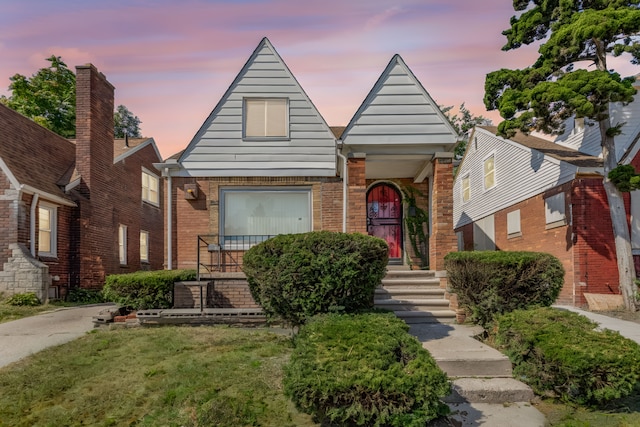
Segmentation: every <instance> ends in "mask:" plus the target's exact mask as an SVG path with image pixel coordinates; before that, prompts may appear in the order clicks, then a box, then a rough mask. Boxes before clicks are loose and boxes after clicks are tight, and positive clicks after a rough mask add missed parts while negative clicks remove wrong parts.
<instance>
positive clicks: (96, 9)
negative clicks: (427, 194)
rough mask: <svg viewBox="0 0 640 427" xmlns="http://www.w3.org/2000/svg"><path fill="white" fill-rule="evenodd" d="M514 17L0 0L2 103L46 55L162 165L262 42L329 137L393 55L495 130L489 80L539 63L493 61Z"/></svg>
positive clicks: (411, 9) (439, 94) (300, 5)
mask: <svg viewBox="0 0 640 427" xmlns="http://www.w3.org/2000/svg"><path fill="white" fill-rule="evenodd" d="M513 14H514V11H513V9H512V2H511V1H510V0H500V1H498V0H483V1H471V0H350V1H349V0H322V1H310V0H273V1H270V0H227V1H220V0H180V1H171V0H126V1H124V0H109V1H107V0H102V1H101V0H64V1H52V0H0V58H1V60H0V94H4V95H7V96H8V95H10V93H9V92H8V90H7V88H8V86H9V84H10V80H9V78H10V77H11V76H12V75H14V74H16V73H20V74H24V75H27V76H31V75H32V74H33V73H35V72H36V71H37V70H38V69H39V68H42V67H45V66H47V65H48V64H49V63H48V62H47V61H45V58H47V57H49V56H50V55H52V54H53V55H57V56H61V57H62V59H63V60H64V62H65V63H66V64H67V65H68V66H69V67H70V68H71V69H74V70H75V66H76V65H80V64H86V63H89V62H90V63H93V64H94V65H95V66H96V67H97V68H98V69H99V70H100V71H101V72H103V73H104V74H105V75H106V76H107V78H108V79H109V81H110V82H111V83H112V84H113V85H114V86H115V87H116V105H118V104H124V105H126V106H127V107H128V108H129V109H130V110H131V111H132V112H133V113H134V114H135V115H137V116H138V117H139V118H140V119H141V120H142V125H141V129H142V133H143V135H144V136H150V137H153V138H154V139H155V140H156V142H157V144H158V148H159V149H160V152H161V154H162V156H163V157H168V156H169V155H171V154H173V153H175V152H177V151H179V150H181V149H183V148H185V147H186V146H187V144H188V143H189V142H190V141H191V138H192V137H193V136H194V134H195V133H196V131H197V130H198V128H199V127H200V125H201V124H202V123H203V121H204V120H205V118H206V117H207V116H208V115H209V113H210V112H211V110H212V109H213V108H214V107H215V105H216V104H217V102H218V101H219V99H220V97H221V96H222V95H223V94H224V92H225V91H226V89H227V88H228V87H229V85H230V84H231V82H232V81H233V79H234V78H235V76H236V74H237V73H238V72H239V71H240V69H241V68H242V66H243V65H244V63H245V62H246V60H247V59H248V57H249V55H250V54H251V53H252V52H253V50H254V49H255V47H256V46H257V45H258V43H259V42H260V40H261V39H262V38H263V37H268V38H269V40H270V41H271V42H272V44H273V45H274V47H275V48H276V50H277V51H278V53H279V54H280V56H282V58H283V59H284V61H285V62H286V63H287V65H288V66H289V68H290V69H291V71H292V72H293V74H294V75H295V76H296V78H297V79H298V81H299V82H300V84H301V85H302V87H303V88H304V90H305V91H306V92H307V94H308V95H309V97H310V98H311V100H312V101H313V102H314V104H315V105H316V107H317V108H318V110H319V111H320V113H321V114H322V115H323V117H324V118H325V120H326V121H327V123H328V124H329V125H332V126H339V125H346V124H347V123H348V122H349V120H350V119H351V117H352V115H353V114H354V113H355V111H356V110H357V109H358V107H359V105H360V103H361V102H362V101H363V99H364V98H365V96H366V95H367V93H368V92H369V90H370V89H371V87H372V86H373V84H374V83H375V81H376V80H377V78H378V76H379V75H380V74H381V73H382V71H383V69H384V68H385V66H386V65H387V63H388V62H389V60H390V59H391V57H392V56H393V55H394V54H396V53H399V54H400V55H401V56H402V57H403V59H404V60H405V62H406V63H407V65H408V66H409V68H411V70H412V71H413V72H414V74H415V75H416V77H417V78H418V79H419V80H420V81H421V82H422V84H423V85H424V87H425V88H426V90H427V91H428V92H429V93H430V94H431V96H432V97H433V98H434V99H435V100H436V102H437V103H438V104H440V105H445V106H446V105H454V106H456V107H457V106H459V105H460V104H461V103H463V102H465V103H466V105H467V107H468V108H469V109H470V110H471V111H472V112H473V113H474V114H476V115H484V116H487V117H490V118H491V119H492V120H494V123H497V122H498V121H499V116H498V115H497V114H496V113H495V112H489V113H487V112H486V111H485V109H484V106H483V103H482V97H483V94H484V78H485V75H486V74H487V73H488V72H491V71H494V70H497V69H499V68H522V67H525V66H527V65H530V64H531V63H532V62H533V60H534V58H535V57H536V48H535V47H524V48H521V49H519V50H516V51H511V52H502V51H501V50H500V48H501V46H502V45H504V42H505V39H504V36H502V34H501V32H502V31H503V30H504V29H506V28H507V27H508V25H509V18H510V17H511V16H512V15H513ZM637 68H638V67H635V69H633V68H631V67H630V66H626V70H627V71H628V73H627V74H631V73H633V72H635V73H637V72H638V70H637ZM627 74H624V72H623V75H627Z"/></svg>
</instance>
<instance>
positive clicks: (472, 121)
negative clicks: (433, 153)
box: [439, 102, 492, 159]
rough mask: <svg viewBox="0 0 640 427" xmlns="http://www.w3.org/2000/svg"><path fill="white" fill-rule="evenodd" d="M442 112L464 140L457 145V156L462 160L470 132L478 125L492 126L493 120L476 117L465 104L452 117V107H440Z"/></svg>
mask: <svg viewBox="0 0 640 427" xmlns="http://www.w3.org/2000/svg"><path fill="white" fill-rule="evenodd" d="M439 107H440V110H441V111H442V112H443V113H444V115H445V116H446V117H447V120H449V123H451V125H452V126H453V128H454V129H455V130H456V132H457V133H458V135H460V137H461V138H462V139H461V140H460V141H458V145H456V149H455V152H454V153H455V156H456V158H458V159H460V158H462V156H464V151H465V149H466V148H467V142H468V141H469V131H470V130H471V129H473V128H474V127H475V126H477V125H487V126H491V124H492V123H491V120H489V119H487V118H486V117H482V116H475V115H474V114H473V113H471V111H469V109H468V108H467V107H466V106H465V105H464V102H463V103H462V104H460V108H459V109H458V113H457V114H454V115H451V110H452V109H453V106H452V105H449V106H447V107H443V106H441V105H440V106H439Z"/></svg>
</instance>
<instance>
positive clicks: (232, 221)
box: [156, 38, 457, 273]
mask: <svg viewBox="0 0 640 427" xmlns="http://www.w3.org/2000/svg"><path fill="white" fill-rule="evenodd" d="M456 141H457V135H456V133H455V131H454V130H453V128H452V127H451V125H450V124H449V122H448V121H447V119H446V118H445V116H444V115H443V114H442V112H441V111H440V110H439V108H438V106H437V105H436V103H435V102H434V101H433V99H432V98H431V97H430V96H429V94H428V93H427V92H426V90H425V89H424V88H423V87H422V85H421V84H420V82H419V81H418V80H417V79H416V77H415V76H414V75H413V74H412V73H411V71H410V70H409V68H408V67H407V66H406V64H405V63H404V61H403V60H402V58H400V57H399V56H397V55H396V56H394V57H393V58H392V59H391V61H390V62H389V64H388V65H387V67H386V69H385V70H384V71H383V73H382V75H381V76H380V78H379V80H378V81H377V82H376V84H375V85H374V87H373V89H372V90H371V92H370V93H369V95H368V96H367V97H366V99H365V100H364V102H363V103H362V105H361V106H360V108H359V109H358V110H357V112H356V114H355V116H354V117H353V119H352V120H351V122H350V123H349V124H348V125H347V126H346V127H341V128H330V127H329V126H328V125H327V123H326V122H325V120H324V119H323V117H322V116H321V114H320V112H319V111H318V110H317V109H316V107H315V106H314V104H313V103H312V102H311V100H310V99H309V97H308V96H307V94H306V93H305V91H304V90H303V89H302V87H301V86H300V84H299V83H298V81H297V80H296V78H295V77H294V76H293V74H292V73H291V71H290V70H289V68H288V67H287V66H286V64H285V63H284V61H283V60H282V58H281V57H280V56H279V55H278V53H277V52H276V50H275V49H274V47H273V46H272V44H271V43H270V42H269V40H268V39H266V38H265V39H263V40H262V41H261V42H260V43H259V45H258V47H257V48H256V49H255V51H254V52H253V54H252V55H251V56H250V58H249V60H248V61H247V63H246V64H245V65H244V67H243V68H242V69H241V70H240V72H239V74H238V75H237V77H236V78H235V79H234V80H233V82H232V83H231V85H230V87H229V88H228V90H227V91H226V93H225V94H224V95H223V96H222V98H221V99H220V101H219V102H218V103H217V105H216V106H215V108H214V109H213V111H212V112H211V114H210V115H209V117H208V118H207V119H206V120H205V122H204V123H203V124H202V126H201V128H200V130H198V132H197V133H196V135H195V136H194V138H193V139H192V140H191V142H190V143H189V144H188V146H187V147H186V149H185V150H184V151H182V152H180V153H178V154H176V155H175V156H173V157H171V158H169V159H167V160H166V161H165V162H164V163H162V164H158V165H156V166H157V167H158V169H161V170H162V171H163V176H164V177H166V178H167V188H168V191H167V193H166V203H167V204H166V206H167V209H166V217H167V224H166V233H167V236H168V238H167V242H168V245H167V261H166V262H167V265H168V266H169V268H195V267H196V266H197V265H198V262H200V265H199V266H198V267H199V269H200V270H201V271H202V270H203V268H204V270H205V271H206V272H209V273H211V272H217V271H223V272H224V271H227V272H228V271H239V269H240V267H241V264H242V254H243V253H244V251H245V250H246V249H248V248H249V247H251V246H252V245H253V244H255V243H257V242H260V241H262V240H264V239H266V238H268V237H269V236H273V235H277V234H282V233H302V232H307V231H312V230H330V231H347V232H361V233H367V232H368V233H369V234H373V235H377V236H380V237H382V238H384V239H386V240H387V242H388V243H389V245H390V258H391V262H393V263H396V264H409V263H412V262H413V263H414V264H415V263H416V262H417V260H416V258H415V254H414V253H413V252H412V250H411V245H410V243H409V239H408V236H407V235H406V230H405V226H404V221H403V220H404V218H405V217H406V216H407V215H412V214H413V212H414V211H413V210H409V209H406V208H407V204H406V200H405V196H404V194H403V190H406V189H407V188H409V187H413V188H414V189H415V190H418V191H419V192H420V194H419V195H418V197H417V199H418V200H417V205H418V207H419V208H422V209H424V210H426V211H428V212H429V213H430V214H431V217H432V218H434V219H433V221H431V224H430V225H429V224H426V225H425V227H430V234H431V238H430V240H429V242H428V250H429V251H430V257H429V258H430V267H431V269H435V270H443V265H442V259H443V257H444V255H445V254H446V253H448V252H449V251H451V250H455V235H454V234H453V227H452V219H451V212H452V197H451V188H452V184H453V173H452V158H453V153H452V151H453V148H454V146H455V144H456ZM416 194H417V193H416ZM423 250H425V251H426V250H427V248H426V247H425V248H424V249H423ZM412 257H413V261H412V260H411V258H412Z"/></svg>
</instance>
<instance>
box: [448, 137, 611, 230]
mask: <svg viewBox="0 0 640 427" xmlns="http://www.w3.org/2000/svg"><path fill="white" fill-rule="evenodd" d="M495 132H496V128H495V127H491V126H482V127H479V126H478V127H476V128H475V130H474V132H473V134H472V135H471V138H470V140H469V143H468V145H467V150H466V152H465V155H464V158H463V160H462V162H461V164H460V166H459V167H458V171H457V173H456V177H455V180H454V187H453V200H454V203H453V205H454V208H453V223H454V228H459V227H461V226H463V225H466V224H469V223H471V222H474V221H477V220H479V219H482V218H484V217H486V216H487V215H491V214H492V213H495V212H498V211H500V210H502V209H504V208H506V207H508V206H511V205H513V204H515V203H518V202H521V201H523V200H526V199H528V198H530V197H533V196H535V195H537V194H540V193H542V192H544V191H546V190H549V189H551V188H553V187H556V186H558V185H560V184H563V183H566V182H569V181H571V180H572V179H574V178H575V177H576V174H577V173H578V172H580V171H582V172H587V173H598V172H599V171H601V169H602V160H601V159H599V158H597V157H594V156H589V155H586V154H583V153H579V152H577V151H575V150H572V149H569V148H566V147H562V146H559V145H557V144H554V143H553V142H551V141H547V140H545V139H542V138H537V137H534V136H531V135H523V134H516V135H515V136H514V137H513V138H511V139H505V138H502V137H499V136H496V135H495ZM491 156H493V165H494V172H493V173H494V182H495V185H494V186H493V187H491V188H488V189H486V188H484V162H485V160H486V159H488V158H489V157H491ZM465 178H468V184H469V185H468V191H469V200H467V201H464V199H463V191H464V189H463V180H464V179H465Z"/></svg>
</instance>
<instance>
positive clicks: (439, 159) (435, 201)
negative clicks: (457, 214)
mask: <svg viewBox="0 0 640 427" xmlns="http://www.w3.org/2000/svg"><path fill="white" fill-rule="evenodd" d="M432 166H433V176H432V177H431V179H432V185H431V218H430V221H431V234H430V236H429V269H430V270H435V271H442V270H444V256H445V255H446V254H448V253H449V252H452V251H455V250H457V242H456V235H455V233H454V231H453V153H436V155H435V156H434V158H433V161H432Z"/></svg>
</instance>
